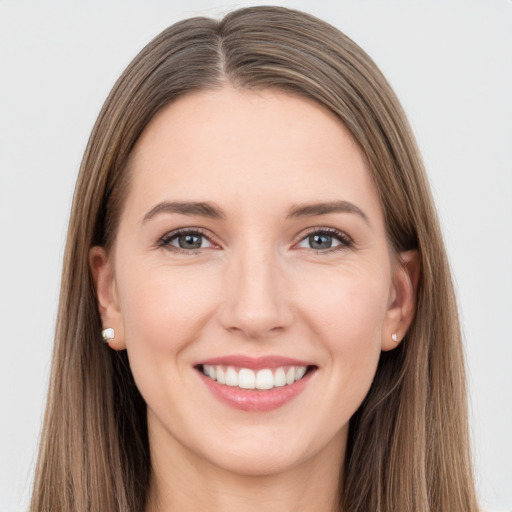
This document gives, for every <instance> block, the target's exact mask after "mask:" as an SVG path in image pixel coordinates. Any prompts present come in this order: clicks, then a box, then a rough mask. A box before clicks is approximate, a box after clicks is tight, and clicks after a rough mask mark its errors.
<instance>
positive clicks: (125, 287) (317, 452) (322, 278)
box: [90, 86, 418, 512]
mask: <svg viewBox="0 0 512 512" xmlns="http://www.w3.org/2000/svg"><path fill="white" fill-rule="evenodd" d="M129 172H130V173H131V183H130V189H129V192H128V195H127V198H126V203H125V205H124V209H123V212H122V215H121V220H120V225H119V232H118V234H117V237H116V240H115V243H114V246H113V249H112V251H111V253H110V254H106V253H105V251H104V250H103V249H102V248H101V247H95V248H93V249H92V251H91V258H90V259H91V266H92V270H93V275H94V278H95V281H96V286H97V291H98V300H99V308H100V312H101V315H102V319H103V323H104V326H105V327H113V328H114V329H115V332H116V337H115V340H113V341H112V342H111V343H110V346H111V347H112V348H113V349H116V350H122V349H126V350H127V351H128V355H129V359H130V365H131V368H132V371H133V374H134V377H135V380H136V383H137V386H138V387H139V389H140V391H141V393H142V395H143V397H144V398H145V400H146V402H147V405H148V428H149V437H150V446H151V455H152V475H151V487H150V493H149V501H148V505H147V511H148V512H149V511H153V510H165V511H168V510H169V511H170V510H197V509H201V510H212V511H213V510H215V511H228V510H239V511H246V510H260V509H261V507H262V505H263V506H264V509H265V510H267V511H272V510H279V511H287V510H289V511H292V510H293V511H296V510H304V511H307V510H312V511H313V510H315V511H318V510H326V511H327V510H335V508H336V502H337V498H338V492H339V491H338V487H339V484H338V482H339V474H340V468H341V466H342V461H343V458H344V454H345V446H346V436H347V429H348V422H349V420H350V417H351V416H352V415H353V413H354V412H355V411H356V409H357V408H358V407H359V405H360V404H361V402H362V400H363V399H364V397H365V395H366V393H367V392H368V390H369V388H370V385H371V383H372V379H373V376H374V374H375V371H376V367H377V363H378V359H379V355H380V353H381V351H382V350H390V349H393V348H395V347H396V345H397V343H399V342H400V340H401V339H402V337H403V335H404V334H405V331H406V330H407V328H408V326H409V324H410V322H411V320H412V311H413V303H414V286H413V285H414V281H415V279H414V276H415V275H417V267H418V264H417V256H416V254H415V253H414V252H407V253H402V254H401V255H395V254H393V252H392V251H391V250H390V247H389V245H388V242H387V239H386V230H385V225H384V217H383V213H382V209H381V205H380V202H379V198H378V194H377V190H376V188H375V185H374V183H373V181H372V179H371V178H370V174H369V172H368V168H367V163H366V161H365V158H364V156H363V154H362V153H361V151H360V150H359V148H358V146H357V145H356V143H355V142H354V141H353V139H352V137H351V136H350V134H349V132H348V131H347V130H346V129H345V127H344V126H343V125H342V124H341V123H340V121H339V120H338V119H337V118H336V117H334V115H332V114H331V113H329V112H327V111H326V110H324V109H323V108H322V107H320V106H318V105H317V104H316V103H314V102H312V101H309V100H306V99H304V98H300V97H297V96H293V95H289V94H287V93H284V92H280V91H275V90H264V91H259V92H257V93H256V92H249V91H245V90H239V89H235V88H232V87H230V86H225V87H223V88H220V89H216V90H211V91H204V92H199V93H193V94H190V95H188V96H185V97H182V98H180V99H178V100H177V101H176V102H174V103H173V104H171V105H170V106H167V107H166V108H164V109H163V110H162V111H161V112H160V113H158V114H157V115H156V116H155V118H154V119H153V120H152V121H151V123H150V124H149V125H148V126H147V128H146V129H145V131H144V132H143V134H142V136H141V137H140V139H139V141H138V143H137V145H136V147H135V149H134V151H133V153H132V157H131V160H130V166H129ZM163 201H187V202H194V201H199V202H203V201H205V202H208V203H213V204H215V205H216V207H217V208H219V209H220V210H221V211H222V214H223V218H210V217H207V216H204V215H200V214H198V213H194V214H183V213H169V212H165V211H161V212H160V213H156V214H155V215H152V216H151V218H150V219H146V220H145V221H144V218H145V217H146V216H147V215H148V212H150V211H151V210H152V209H153V208H154V207H155V206H156V205H158V204H159V203H161V202H163ZM333 201H346V202H348V203H350V204H352V205H355V206H356V207H357V208H358V209H359V210H360V212H362V213H357V212H354V211H333V212H329V213H319V212H316V214H314V215H303V216H298V217H290V216H289V215H288V214H289V213H290V209H291V208H293V207H294V206H297V205H299V206H302V205H305V204H308V205H309V204H312V203H319V202H321V203H326V202H327V203H331V202H333ZM180 228H193V229H192V231H194V230H195V231H197V230H200V231H201V233H202V234H203V235H204V238H198V239H197V240H199V242H200V244H201V248H199V249H188V248H185V249H183V248H182V249H181V250H180V248H179V239H178V238H177V237H174V238H172V233H173V232H174V230H176V229H180ZM326 228H327V229H331V230H332V229H334V230H337V232H339V234H333V233H331V232H329V233H327V234H325V233H324V236H326V238H324V239H323V240H324V242H325V244H326V245H329V243H330V244H332V245H331V247H326V246H321V247H320V248H318V246H315V245H314V243H313V242H314V240H312V239H311V238H310V236H311V235H312V234H313V233H319V232H322V230H324V231H325V229H326ZM169 233H171V235H170V236H167V238H166V239H165V244H164V243H163V242H162V237H165V236H166V235H168V234H169ZM198 236H201V235H198ZM315 247H316V248H315ZM398 256H400V258H399V257H398ZM393 333H397V335H398V342H395V341H393V340H392V338H391V336H392V334H393ZM231 354H248V355H250V356H254V357H257V356H261V355H269V354H272V355H279V356H287V357H293V358H298V359H301V360H306V361H309V362H311V364H313V365H315V366H316V367H317V369H316V372H315V373H314V374H313V375H312V377H311V378H310V380H309V382H308V384H307V386H306V387H305V389H304V391H303V392H302V393H301V394H300V395H298V396H297V397H295V398H294V399H293V400H291V401H290V402H288V403H286V404H285V405H284V406H282V407H280V408H278V409H276V410H273V411H269V412H252V411H251V412H247V411H240V410H238V409H235V408H232V407H230V406H229V405H226V404H225V403H222V402H220V401H219V400H218V399H217V398H215V397H214V396H213V395H212V393H211V392H210V391H209V390H208V389H207V387H206V386H205V385H204V382H203V381H202V380H201V379H202V378H201V376H200V374H199V372H198V371H197V369H195V368H194V364H195V363H197V361H199V360H202V359H203V360H204V359H207V358H212V357H218V356H226V355H231Z"/></svg>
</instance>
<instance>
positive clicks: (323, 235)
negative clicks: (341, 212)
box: [297, 228, 352, 252]
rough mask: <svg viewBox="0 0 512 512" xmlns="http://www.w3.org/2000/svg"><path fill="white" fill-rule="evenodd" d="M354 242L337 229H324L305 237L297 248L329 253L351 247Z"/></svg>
mask: <svg viewBox="0 0 512 512" xmlns="http://www.w3.org/2000/svg"><path fill="white" fill-rule="evenodd" d="M351 245H352V240H351V239H350V238H349V237H348V236H347V235H345V234H344V233H342V232H341V231H338V230H337V229H332V228H323V229H316V230H315V231H312V232H311V233H309V234H308V235H307V236H305V237H304V238H303V239H302V240H301V241H300V242H299V243H298V244H297V247H300V248H305V249H313V250H315V251H322V252H327V251H329V250H338V249H344V248H347V247H350V246H351Z"/></svg>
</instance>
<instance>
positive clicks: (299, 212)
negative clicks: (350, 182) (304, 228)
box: [142, 201, 370, 224]
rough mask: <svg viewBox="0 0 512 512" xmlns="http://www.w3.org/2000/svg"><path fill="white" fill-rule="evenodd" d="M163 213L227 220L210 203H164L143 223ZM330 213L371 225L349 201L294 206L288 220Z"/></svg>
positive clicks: (148, 214)
mask: <svg viewBox="0 0 512 512" xmlns="http://www.w3.org/2000/svg"><path fill="white" fill-rule="evenodd" d="M161 213H178V214H180V215H189V216H199V217H207V218H210V219H225V218H226V215H225V214H224V212H223V211H222V210H221V209H220V208H219V207H218V206H216V205H215V204H213V203H210V202H206V201H201V202H196V201H162V202H161V203H158V204H157V205H156V206H154V207H153V208H152V209H151V210H149V212H148V213H146V215H145V216H144V219H143V220H142V222H143V223H145V222H147V221H149V220H151V219H152V218H153V217H155V216H157V215H159V214H161ZM329 213H354V214H356V215H359V216H360V217H361V218H362V219H363V220H364V221H365V222H366V223H367V224H370V221H369V220H368V217H367V215H366V214H365V213H364V212H363V211H362V210H361V209H360V208H359V207H358V206H356V205H355V204H353V203H350V202H348V201H330V202H327V203H309V204H304V205H296V206H292V208H290V210H289V211H288V214H287V215H286V218H287V219H292V218H300V217H315V216H318V215H327V214H329Z"/></svg>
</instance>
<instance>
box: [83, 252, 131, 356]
mask: <svg viewBox="0 0 512 512" xmlns="http://www.w3.org/2000/svg"><path fill="white" fill-rule="evenodd" d="M89 265H90V266H91V272H92V276H93V280H94V286H95V288H96V296H97V298H98V310H99V313H100V316H101V321H102V324H103V329H107V328H108V327H111V328H113V329H114V332H115V334H114V339H113V340H111V341H109V343H108V344H109V346H110V347H111V348H113V349H114V350H123V349H125V348H126V342H125V336H124V323H123V317H122V314H121V309H120V307H119V299H118V293H117V288H116V280H115V274H114V269H113V267H112V263H111V261H110V259H109V257H108V255H107V253H106V251H105V249H104V248H103V247H98V246H95V247H93V248H92V249H91V250H90V252H89ZM98 335H99V333H98Z"/></svg>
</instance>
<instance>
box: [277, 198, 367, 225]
mask: <svg viewBox="0 0 512 512" xmlns="http://www.w3.org/2000/svg"><path fill="white" fill-rule="evenodd" d="M328 213H355V214H356V215H359V216H360V217H361V218H362V219H363V220H364V221H365V222H366V223H367V224H370V221H369V220H368V217H367V215H366V214H365V213H364V212H363V210H361V208H359V207H358V206H356V205H355V204H353V203H349V202H348V201H330V202H328V203H311V204H305V205H297V206H293V207H292V208H290V210H289V212H288V215H287V216H286V218H288V219H289V218H297V217H314V216H317V215H327V214H328Z"/></svg>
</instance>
